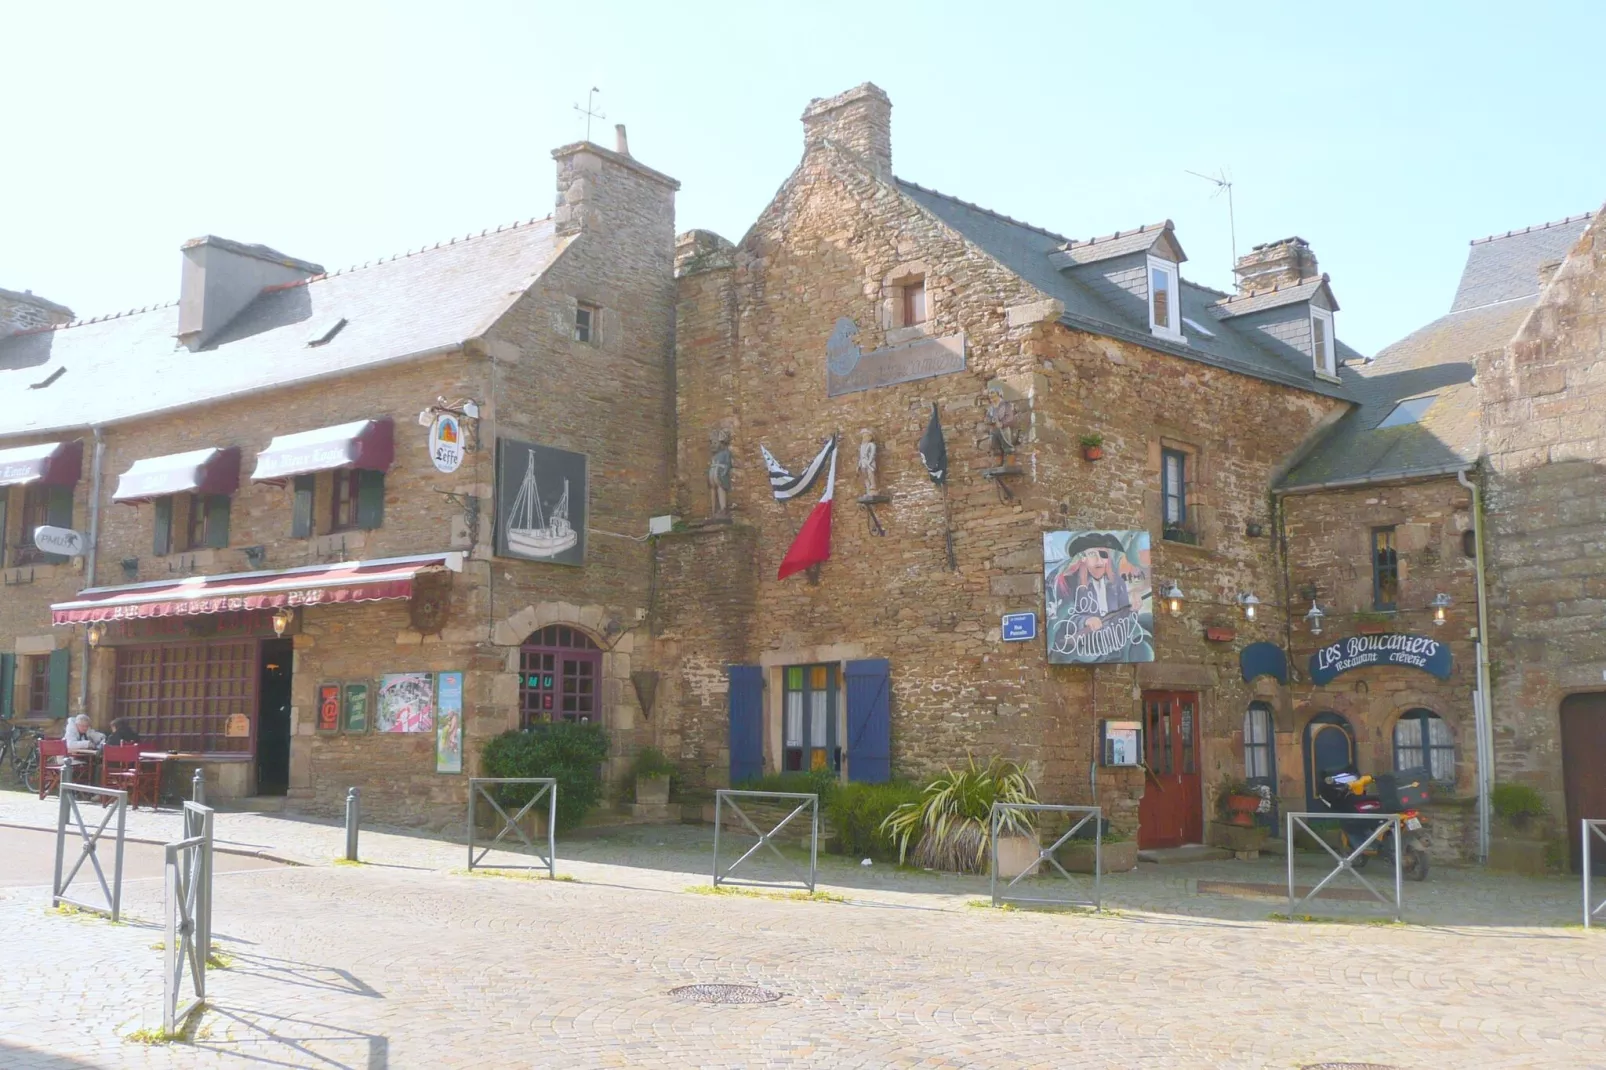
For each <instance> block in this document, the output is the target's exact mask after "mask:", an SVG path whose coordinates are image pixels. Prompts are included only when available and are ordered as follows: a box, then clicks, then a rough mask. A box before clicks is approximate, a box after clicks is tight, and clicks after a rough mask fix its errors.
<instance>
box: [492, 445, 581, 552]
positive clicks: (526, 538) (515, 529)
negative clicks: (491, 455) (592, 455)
mask: <svg viewBox="0 0 1606 1070" xmlns="http://www.w3.org/2000/svg"><path fill="white" fill-rule="evenodd" d="M499 445H500V449H499V451H498V453H499V456H498V458H497V500H498V505H499V515H498V517H497V520H498V523H497V550H498V552H499V553H500V554H502V555H503V556H505V557H521V558H525V559H526V560H530V561H550V562H553V563H556V564H573V565H578V564H582V563H583V562H584V558H585V505H586V458H585V455H584V454H579V453H571V452H569V451H568V450H559V449H554V448H552V447H550V446H540V445H536V444H534V443H529V442H514V441H511V440H506V439H504V440H503V441H502V442H501V443H500V444H499ZM560 488H561V489H560Z"/></svg>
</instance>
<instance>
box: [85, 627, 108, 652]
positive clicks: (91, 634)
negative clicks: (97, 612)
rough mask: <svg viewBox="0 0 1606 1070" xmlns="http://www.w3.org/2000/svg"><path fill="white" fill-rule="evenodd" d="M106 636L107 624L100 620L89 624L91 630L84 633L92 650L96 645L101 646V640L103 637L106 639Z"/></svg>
mask: <svg viewBox="0 0 1606 1070" xmlns="http://www.w3.org/2000/svg"><path fill="white" fill-rule="evenodd" d="M105 637H106V626H105V625H104V624H102V623H101V622H100V621H96V622H95V623H93V624H91V625H90V626H89V630H88V631H87V632H85V633H84V638H86V639H88V640H89V648H90V649H91V650H93V649H94V648H95V647H98V646H100V641H101V640H102V639H104V638H105Z"/></svg>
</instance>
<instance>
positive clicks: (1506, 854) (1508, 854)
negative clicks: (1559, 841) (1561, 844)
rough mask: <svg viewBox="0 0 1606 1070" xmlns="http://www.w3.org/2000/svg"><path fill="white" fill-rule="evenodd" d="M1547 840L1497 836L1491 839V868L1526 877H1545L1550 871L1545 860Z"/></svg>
mask: <svg viewBox="0 0 1606 1070" xmlns="http://www.w3.org/2000/svg"><path fill="white" fill-rule="evenodd" d="M1548 847H1549V842H1548V841H1546V840H1535V839H1519V838H1516V837H1513V836H1495V837H1493V838H1491V839H1490V841H1489V868H1490V869H1492V870H1496V871H1499V872H1502V873H1520V874H1522V875H1523V876H1525V877H1543V876H1544V875H1545V874H1546V873H1548V872H1550V867H1549V866H1548V865H1547V864H1546V861H1545V852H1546V849H1547V848H1548Z"/></svg>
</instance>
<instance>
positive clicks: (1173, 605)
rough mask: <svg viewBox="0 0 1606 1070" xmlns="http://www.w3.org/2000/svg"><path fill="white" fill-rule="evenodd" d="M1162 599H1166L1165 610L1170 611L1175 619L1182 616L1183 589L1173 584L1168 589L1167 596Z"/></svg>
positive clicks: (1164, 595)
mask: <svg viewBox="0 0 1606 1070" xmlns="http://www.w3.org/2000/svg"><path fill="white" fill-rule="evenodd" d="M1160 597H1161V598H1164V599H1165V608H1166V609H1167V610H1169V611H1170V613H1171V615H1172V616H1173V617H1177V616H1181V615H1182V602H1183V595H1182V588H1181V587H1178V586H1177V585H1176V584H1175V583H1173V584H1171V585H1170V586H1169V587H1167V588H1166V590H1165V594H1163V595H1161V596H1160Z"/></svg>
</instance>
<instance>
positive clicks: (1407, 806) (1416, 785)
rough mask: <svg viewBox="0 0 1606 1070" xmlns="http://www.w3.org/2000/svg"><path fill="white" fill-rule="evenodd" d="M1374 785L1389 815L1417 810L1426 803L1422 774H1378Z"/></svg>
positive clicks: (1425, 778)
mask: <svg viewBox="0 0 1606 1070" xmlns="http://www.w3.org/2000/svg"><path fill="white" fill-rule="evenodd" d="M1375 783H1376V784H1377V794H1378V796H1379V797H1380V798H1381V799H1382V801H1383V808H1384V809H1385V810H1388V811H1389V812H1391V813H1399V812H1400V811H1402V810H1419V809H1421V808H1422V806H1423V804H1424V803H1426V802H1427V801H1428V783H1427V777H1426V776H1425V775H1424V774H1422V773H1417V772H1411V773H1379V774H1378V776H1377V778H1376V780H1375Z"/></svg>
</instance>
